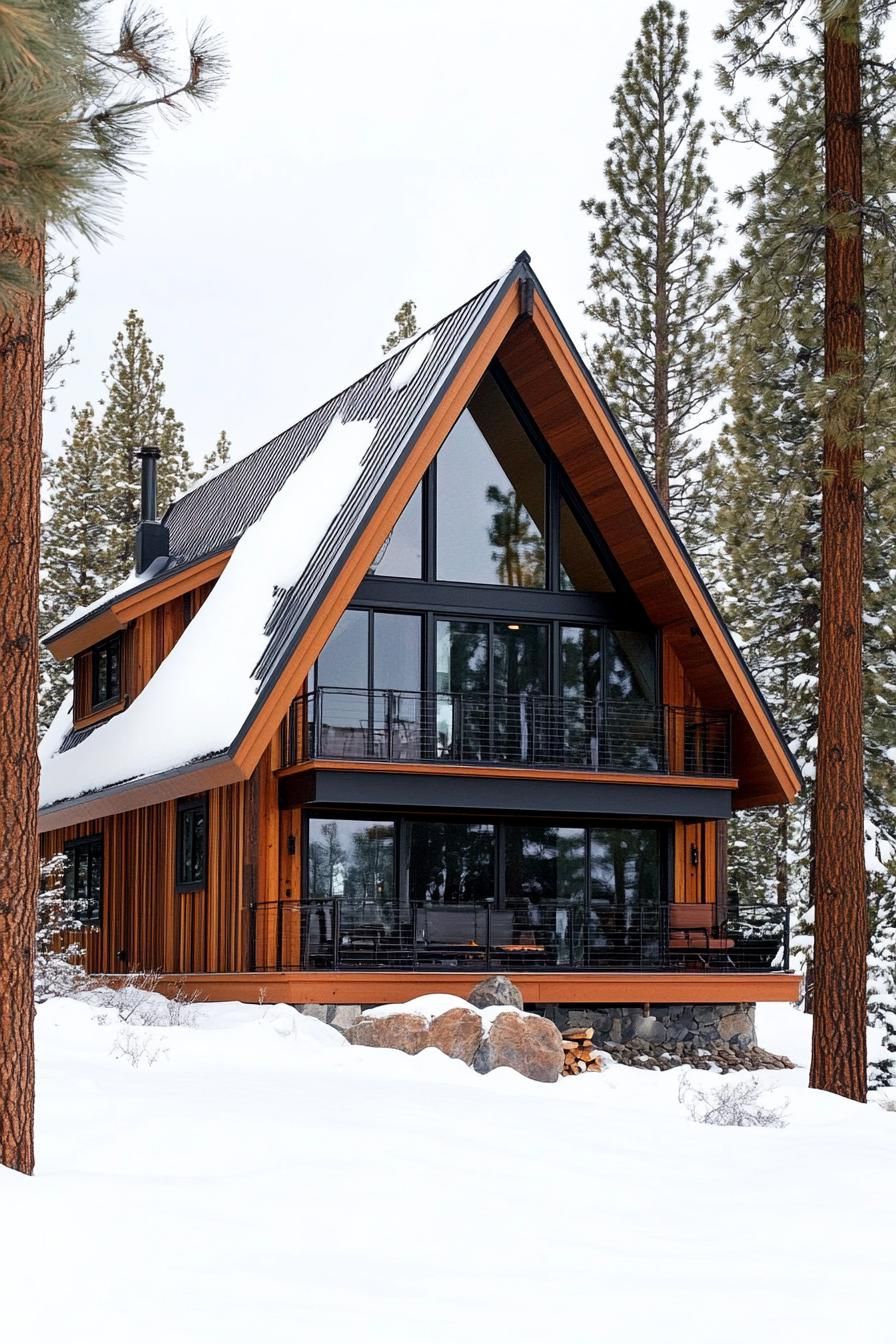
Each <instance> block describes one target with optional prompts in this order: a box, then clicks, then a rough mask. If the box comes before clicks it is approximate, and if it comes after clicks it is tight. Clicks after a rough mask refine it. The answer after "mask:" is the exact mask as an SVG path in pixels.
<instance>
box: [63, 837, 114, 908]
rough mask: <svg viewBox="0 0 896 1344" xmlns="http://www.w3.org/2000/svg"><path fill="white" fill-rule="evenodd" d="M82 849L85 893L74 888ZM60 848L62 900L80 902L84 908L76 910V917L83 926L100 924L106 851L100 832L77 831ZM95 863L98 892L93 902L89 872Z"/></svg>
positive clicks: (77, 903) (79, 904)
mask: <svg viewBox="0 0 896 1344" xmlns="http://www.w3.org/2000/svg"><path fill="white" fill-rule="evenodd" d="M85 850H86V851H87V887H88V893H87V895H79V893H78V889H77V881H78V867H79V863H78V859H79V855H80V854H81V853H82V852H83V851H85ZM62 852H63V854H64V855H65V874H64V886H63V890H64V896H65V900H66V901H70V902H72V903H73V904H76V905H78V906H81V905H82V904H83V906H84V909H83V910H80V909H79V910H76V911H75V918H76V919H77V920H78V921H79V922H80V923H81V924H82V925H83V926H84V927H85V928H99V927H100V926H101V924H102V922H103V888H104V886H105V882H104V877H105V871H104V859H105V852H104V847H103V835H102V832H101V831H95V832H93V834H91V835H79V836H77V837H76V838H75V839H74V840H67V841H66V842H65V844H64V845H63V847H62ZM94 865H95V866H96V868H98V869H99V896H98V898H97V900H96V903H95V904H94V902H93V898H92V897H91V895H90V887H91V882H90V873H91V870H92V868H93V867H94Z"/></svg>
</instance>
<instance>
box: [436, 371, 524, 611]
mask: <svg viewBox="0 0 896 1344" xmlns="http://www.w3.org/2000/svg"><path fill="white" fill-rule="evenodd" d="M435 479H436V578H437V579H445V580H451V581H453V582H455V583H488V584H502V585H504V586H506V587H510V588H543V587H544V586H545V500H546V476H545V467H544V462H543V460H542V458H541V456H540V455H539V453H538V451H537V449H536V448H535V446H534V444H533V443H532V441H531V439H530V438H529V436H528V435H527V434H526V432H525V430H524V429H523V427H522V425H521V424H520V422H519V420H518V419H517V418H516V416H515V414H514V412H513V410H512V409H511V407H510V405H509V404H508V402H507V399H506V397H505V396H504V394H503V393H502V392H501V390H500V388H499V387H498V385H497V383H496V382H495V380H494V379H493V378H492V377H491V375H486V377H485V378H484V379H483V380H482V383H481V384H480V385H479V388H478V390H477V391H476V393H475V394H474V396H473V398H472V399H471V401H470V403H469V406H468V407H467V409H466V410H465V411H464V413H463V414H462V415H461V417H460V419H459V420H458V422H457V424H456V425H455V426H454V428H453V429H452V431H451V433H450V434H449V435H448V438H447V439H446V440H445V442H444V444H443V445H442V447H441V449H440V450H439V454H438V457H437V459H436V478H435Z"/></svg>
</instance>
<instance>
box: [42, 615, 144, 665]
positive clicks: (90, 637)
mask: <svg viewBox="0 0 896 1344" xmlns="http://www.w3.org/2000/svg"><path fill="white" fill-rule="evenodd" d="M124 627H125V622H124V621H120V620H119V619H118V617H117V616H116V614H115V610H114V608H112V607H107V608H106V609H105V611H100V612H97V614H96V616H92V617H91V618H90V620H89V621H84V622H83V623H82V624H81V625H76V626H75V628H74V629H73V630H65V631H61V632H60V634H58V635H56V636H54V637H53V638H52V639H46V640H44V648H46V649H49V650H50V653H52V655H53V657H54V658H55V659H56V660H57V661H58V662H60V663H64V662H65V661H66V659H68V658H73V657H74V656H75V654H76V653H81V652H83V650H84V649H89V648H90V647H91V645H92V644H99V643H100V641H101V640H103V639H108V638H109V636H110V635H117V634H118V632H119V631H120V630H123V629H124Z"/></svg>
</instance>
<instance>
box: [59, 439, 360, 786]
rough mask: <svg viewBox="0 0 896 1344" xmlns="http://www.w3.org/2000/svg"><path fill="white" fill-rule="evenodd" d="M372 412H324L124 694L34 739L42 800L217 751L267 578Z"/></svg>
mask: <svg viewBox="0 0 896 1344" xmlns="http://www.w3.org/2000/svg"><path fill="white" fill-rule="evenodd" d="M375 432H376V422H375V421H372V420H355V421H349V422H348V423H343V422H342V421H341V420H334V421H333V423H332V424H331V425H330V427H329V428H328V429H327V431H326V433H325V434H324V435H323V437H322V439H321V441H320V443H319V444H318V446H317V448H316V449H315V450H314V452H313V453H311V454H310V455H309V456H308V457H306V458H305V459H304V461H303V462H301V463H300V465H299V466H298V467H297V468H296V470H295V471H294V472H293V473H292V475H291V476H288V477H287V479H286V481H285V482H284V484H283V486H282V487H281V489H280V490H279V491H278V493H277V494H276V495H274V497H273V499H272V500H271V502H270V504H269V505H268V507H267V508H266V510H265V511H264V513H263V514H262V515H261V517H260V518H259V519H258V521H257V522H256V523H254V524H253V525H252V526H251V527H249V528H247V530H246V531H245V533H244V534H243V536H242V537H241V538H240V540H239V542H238V543H237V545H236V547H235V549H234V552H233V555H232V556H231V558H230V560H229V562H228V564H227V567H226V568H225V570H224V572H223V574H222V575H221V577H220V578H219V579H218V581H217V583H216V584H215V587H214V588H213V590H212V592H211V594H210V596H209V597H208V599H207V600H206V601H205V602H204V603H203V605H202V606H201V607H200V608H199V611H198V612H197V613H196V615H195V617H194V618H193V620H192V621H191V622H190V624H189V625H188V626H187V628H186V630H185V631H184V633H183V635H182V636H181V637H180V639H179V640H178V642H177V644H176V645H175V646H174V648H173V649H172V651H171V653H169V655H168V657H167V658H166V659H165V660H164V661H163V662H162V664H161V665H160V667H159V668H158V670H157V671H156V673H155V675H154V676H153V677H152V679H151V680H150V681H149V683H148V684H147V686H146V687H145V688H144V690H143V691H142V692H141V693H140V695H138V696H137V698H136V699H135V700H134V702H133V704H132V705H130V706H129V707H128V709H126V710H124V711H123V712H122V713H120V714H117V715H116V716H115V717H114V718H112V719H110V720H109V721H108V722H107V723H106V724H104V725H103V726H102V727H100V728H97V729H96V730H95V731H94V732H93V733H91V735H90V736H89V737H88V738H86V739H85V740H84V741H83V742H81V743H79V744H78V746H76V747H74V748H72V749H71V750H69V751H66V752H59V751H58V746H59V743H60V741H61V735H60V733H59V732H58V731H57V729H58V717H59V716H57V722H55V723H54V725H53V728H52V730H51V732H50V733H49V734H48V735H47V739H45V741H44V743H43V744H42V747H41V767H42V774H41V798H40V801H41V804H42V805H44V806H45V805H47V804H50V803H54V802H58V801H60V800H61V799H64V798H70V797H74V796H77V795H80V794H82V793H89V792H92V791H94V790H96V789H101V788H105V787H107V786H108V785H112V784H117V783H120V782H123V781H125V780H128V779H134V778H139V777H142V776H146V775H155V774H159V773H161V772H163V771H165V770H172V769H175V768H177V767H178V766H181V765H186V764H187V763H189V762H190V761H194V760H201V759H203V758H204V757H207V756H212V755H215V754H217V753H219V752H221V751H225V750H226V749H227V748H228V747H229V746H230V744H231V743H232V742H233V740H234V739H235V737H236V735H237V733H238V732H239V730H240V728H241V727H242V726H243V724H244V723H245V721H246V718H247V717H248V715H249V713H250V712H251V709H252V706H253V703H254V700H255V696H256V694H257V691H258V683H257V681H256V679H255V677H254V676H253V671H254V668H255V667H256V665H257V663H258V660H259V658H260V657H261V655H262V653H263V652H264V649H265V645H266V636H265V633H264V629H265V625H266V623H267V620H268V617H269V615H270V613H271V610H272V607H273V604H274V600H275V596H276V593H277V591H278V590H281V589H285V588H289V587H291V586H292V584H294V583H295V582H296V581H297V580H298V579H299V578H300V577H301V575H302V573H303V571H304V569H305V566H306V565H307V564H308V561H309V560H310V559H311V557H312V555H313V554H314V552H315V550H316V549H317V547H318V545H319V544H320V542H321V540H322V539H323V536H324V533H325V532H326V530H327V528H328V526H329V525H330V523H331V521H332V519H333V518H334V517H335V515H336V514H337V513H338V511H339V509H340V508H341V506H342V504H343V503H344V502H345V500H346V498H347V497H348V495H349V494H350V492H351V490H352V487H353V486H354V485H355V483H356V482H357V480H358V477H359V475H360V472H361V468H362V463H363V459H364V455H365V453H366V452H367V450H368V448H369V447H370V445H371V442H372V441H373V436H374V433H375Z"/></svg>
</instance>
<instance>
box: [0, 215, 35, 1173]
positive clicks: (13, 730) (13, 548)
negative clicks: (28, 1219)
mask: <svg viewBox="0 0 896 1344" xmlns="http://www.w3.org/2000/svg"><path fill="white" fill-rule="evenodd" d="M0 248H2V249H3V251H4V252H5V253H6V254H7V255H10V256H13V257H15V258H17V259H18V261H19V262H21V263H22V264H23V265H24V266H26V267H27V268H28V270H29V271H30V272H31V274H32V275H33V277H34V290H33V293H31V294H28V295H24V296H21V297H18V298H16V299H15V300H14V302H13V305H12V307H10V308H9V309H7V310H5V311H2V310H0V1162H2V1163H3V1165H4V1166H8V1167H14V1168H15V1169H16V1170H17V1171H23V1172H27V1173H30V1172H31V1171H32V1170H33V1167H34V972H33V960H34V936H35V918H36V904H37V885H38V850H37V794H38V769H39V767H38V761H37V666H38V646H37V597H38V572H39V549H40V477H41V412H42V396H43V344H44V337H43V330H44V243H43V240H42V239H38V238H34V237H29V236H27V235H26V234H23V233H21V232H19V231H18V230H17V229H16V228H15V227H14V226H13V225H12V224H11V222H10V221H9V220H8V219H5V218H2V217H0Z"/></svg>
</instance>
